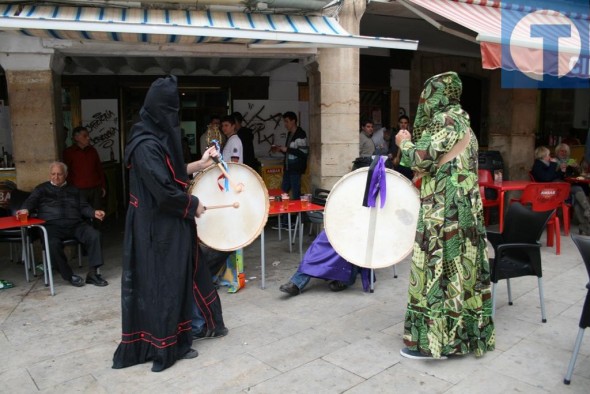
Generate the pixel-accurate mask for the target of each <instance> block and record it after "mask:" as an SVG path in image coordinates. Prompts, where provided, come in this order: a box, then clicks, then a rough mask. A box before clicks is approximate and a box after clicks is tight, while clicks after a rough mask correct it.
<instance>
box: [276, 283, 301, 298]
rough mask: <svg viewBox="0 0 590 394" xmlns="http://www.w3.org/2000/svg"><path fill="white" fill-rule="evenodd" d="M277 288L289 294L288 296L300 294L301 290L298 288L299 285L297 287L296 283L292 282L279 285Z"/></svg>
mask: <svg viewBox="0 0 590 394" xmlns="http://www.w3.org/2000/svg"><path fill="white" fill-rule="evenodd" d="M279 290H280V291H282V292H283V293H287V294H289V295H290V296H296V295H298V294H301V290H299V287H297V285H295V283H293V282H289V283H285V284H284V285H281V287H279Z"/></svg>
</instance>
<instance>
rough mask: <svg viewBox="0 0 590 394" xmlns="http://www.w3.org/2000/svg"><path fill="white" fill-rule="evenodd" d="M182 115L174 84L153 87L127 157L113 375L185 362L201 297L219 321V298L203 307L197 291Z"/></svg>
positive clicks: (166, 81)
mask: <svg viewBox="0 0 590 394" xmlns="http://www.w3.org/2000/svg"><path fill="white" fill-rule="evenodd" d="M178 107H179V99H178V89H177V85H176V78H175V77H167V78H160V79H158V80H157V81H155V82H154V83H153V84H152V86H151V87H150V90H149V91H148V93H147V95H146V99H145V103H144V106H143V108H142V109H141V112H140V116H141V122H139V123H137V124H136V125H135V126H134V127H133V129H132V131H131V138H130V140H129V143H128V145H127V147H126V150H125V164H126V165H127V166H128V168H129V193H130V195H129V208H128V210H127V217H126V223H125V237H124V251H123V273H122V278H121V285H122V286H121V287H122V288H121V307H122V328H123V332H122V339H121V343H120V344H119V347H118V348H117V350H116V351H115V355H114V356H113V368H125V367H129V366H132V365H135V364H140V363H144V362H147V361H153V366H152V371H154V372H159V371H162V370H164V369H166V368H168V367H170V366H172V365H173V364H174V363H175V362H176V360H178V359H180V358H182V357H183V356H184V355H185V354H186V353H187V352H188V351H189V350H190V348H191V345H192V333H191V309H192V303H193V302H195V299H197V297H198V298H199V299H197V302H198V303H199V304H203V305H206V302H209V303H210V304H211V303H212V304H213V306H214V308H212V309H213V310H215V311H217V312H218V315H219V317H220V316H221V302H220V300H219V299H218V297H217V293H216V292H215V293H214V294H213V295H214V296H215V297H212V296H211V293H208V294H209V297H210V298H209V300H207V301H205V300H204V299H203V298H204V297H201V296H200V293H202V290H203V289H198V288H197V286H194V285H193V275H194V279H195V282H197V283H198V282H199V280H197V279H198V276H199V271H200V270H199V269H198V268H199V267H198V261H197V252H196V250H197V249H196V247H197V237H196V226H195V220H194V218H195V214H196V210H197V207H198V205H199V200H198V198H197V197H195V196H192V195H190V194H187V193H186V186H187V181H188V179H187V174H186V166H185V164H184V162H183V158H182V150H181V149H182V148H181V146H182V145H181V140H180V138H181V134H180V127H179V124H178ZM209 281H210V278H209ZM193 290H194V292H193ZM213 290H214V288H213ZM193 297H195V298H194V299H193ZM211 298H213V300H212V299H211ZM209 307H210V309H211V305H209ZM212 319H213V318H212V317H211V316H206V320H208V321H209V320H212ZM221 324H223V323H221Z"/></svg>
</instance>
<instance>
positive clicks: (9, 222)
mask: <svg viewBox="0 0 590 394" xmlns="http://www.w3.org/2000/svg"><path fill="white" fill-rule="evenodd" d="M44 223H45V220H41V219H37V218H32V217H29V218H28V220H27V221H26V222H21V221H20V220H18V219H17V218H16V217H14V216H6V217H0V230H8V229H11V228H20V230H21V236H22V239H23V240H24V242H23V248H24V251H25V260H26V261H25V269H26V270H27V282H28V281H29V274H28V267H30V266H31V265H29V264H35V263H34V262H33V261H30V260H31V257H30V253H29V250H30V246H31V240H30V238H29V237H28V235H27V234H26V232H25V228H32V227H37V228H40V229H41V231H43V239H44V240H45V255H46V258H47V260H46V261H47V267H45V275H47V276H46V278H48V280H49V289H50V291H51V295H55V289H54V288H53V274H52V271H51V257H50V256H49V239H48V237H47V230H46V229H45V227H43V224H44ZM45 283H46V284H47V282H45Z"/></svg>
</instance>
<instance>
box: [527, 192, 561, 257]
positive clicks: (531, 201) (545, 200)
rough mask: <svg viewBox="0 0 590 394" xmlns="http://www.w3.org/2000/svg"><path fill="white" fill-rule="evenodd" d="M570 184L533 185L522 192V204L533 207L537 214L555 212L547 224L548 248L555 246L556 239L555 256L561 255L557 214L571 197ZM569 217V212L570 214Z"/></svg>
mask: <svg viewBox="0 0 590 394" xmlns="http://www.w3.org/2000/svg"><path fill="white" fill-rule="evenodd" d="M570 187H571V186H570V184H569V183H565V182H548V183H531V184H530V185H528V186H527V187H526V188H525V189H524V190H523V192H522V196H521V197H520V202H521V203H522V204H523V205H531V207H532V209H533V211H535V212H546V211H554V212H553V214H552V215H551V218H550V219H549V221H548V222H547V246H553V239H554V238H555V254H557V255H559V254H560V253H561V231H560V224H559V216H557V215H556V214H555V211H556V210H557V209H558V208H562V207H563V205H564V204H565V200H566V199H567V198H569V195H570ZM565 214H566V212H565V211H564V216H565ZM568 215H569V212H568Z"/></svg>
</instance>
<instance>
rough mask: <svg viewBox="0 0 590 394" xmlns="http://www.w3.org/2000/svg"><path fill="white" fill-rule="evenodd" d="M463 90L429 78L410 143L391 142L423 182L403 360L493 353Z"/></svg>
mask: <svg viewBox="0 0 590 394" xmlns="http://www.w3.org/2000/svg"><path fill="white" fill-rule="evenodd" d="M461 91H462V84H461V80H460V79H459V76H458V75H457V74H456V73H454V72H446V73H443V74H439V75H435V76H434V77H432V78H430V79H428V80H427V81H426V83H425V85H424V90H423V91H422V94H421V96H420V102H419V105H418V109H417V113H416V119H415V122H414V130H413V137H412V136H411V135H410V134H409V132H407V131H406V130H401V131H400V132H399V133H398V134H397V135H396V144H397V145H398V146H399V147H400V149H401V151H402V160H401V162H402V164H403V165H406V166H408V167H411V168H412V170H414V171H415V172H416V173H417V174H418V175H417V176H421V177H422V183H421V187H420V201H421V205H420V212H419V216H418V225H417V229H416V239H415V241H414V253H413V257H412V266H411V271H410V284H409V290H408V306H407V310H406V315H405V323H404V337H403V339H404V343H405V345H406V347H405V348H403V349H401V355H402V356H404V357H408V358H416V359H420V358H434V359H444V358H446V356H449V355H465V354H468V353H474V354H475V356H477V357H479V356H482V355H483V354H484V353H485V352H487V351H490V350H493V349H494V347H495V330H494V323H493V320H492V298H491V283H490V265H489V262H488V256H487V247H486V231H485V226H484V218H483V207H482V202H481V196H480V194H479V186H478V181H477V166H478V144H477V139H476V137H475V135H474V133H473V131H472V130H471V127H470V123H469V115H468V114H467V113H466V112H465V111H464V110H463V109H462V108H461V105H460V103H459V99H460V97H461ZM412 138H413V139H412ZM455 145H457V147H456V148H455V149H453V147H454V146H455ZM452 149H453V150H452ZM451 150H452V151H451ZM449 151H451V152H449Z"/></svg>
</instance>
